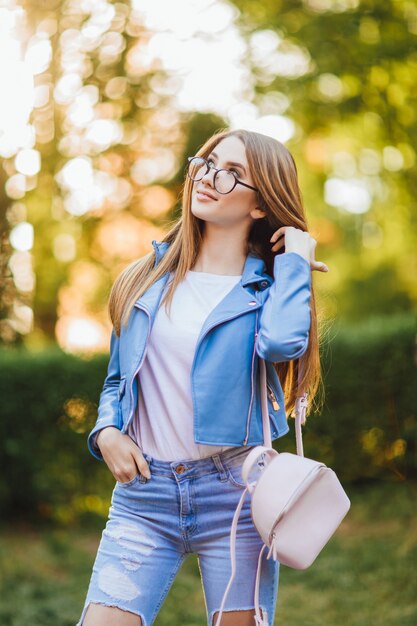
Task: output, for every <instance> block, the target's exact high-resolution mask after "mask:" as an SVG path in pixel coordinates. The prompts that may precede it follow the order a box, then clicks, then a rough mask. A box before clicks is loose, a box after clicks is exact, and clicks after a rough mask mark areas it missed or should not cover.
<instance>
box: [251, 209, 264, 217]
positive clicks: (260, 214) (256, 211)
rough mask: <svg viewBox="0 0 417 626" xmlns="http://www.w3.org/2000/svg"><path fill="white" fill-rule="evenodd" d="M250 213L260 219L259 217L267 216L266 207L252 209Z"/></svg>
mask: <svg viewBox="0 0 417 626" xmlns="http://www.w3.org/2000/svg"><path fill="white" fill-rule="evenodd" d="M250 214H251V217H253V219H254V220H259V219H262V218H263V217H266V211H265V210H264V209H260V208H259V207H256V208H255V209H252V211H251V212H250Z"/></svg>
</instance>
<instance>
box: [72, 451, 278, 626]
mask: <svg viewBox="0 0 417 626" xmlns="http://www.w3.org/2000/svg"><path fill="white" fill-rule="evenodd" d="M253 447H254V446H245V447H243V446H241V447H238V448H229V449H228V450H225V451H223V452H221V453H219V454H214V455H212V456H208V457H205V458H202V459H193V460H189V459H185V460H183V461H174V462H169V461H162V460H158V459H155V458H153V457H151V456H150V455H148V454H146V453H143V456H144V458H145V459H146V461H147V463H148V465H149V469H150V472H151V478H150V479H147V478H145V477H144V476H142V474H140V473H139V474H137V475H136V476H135V477H134V478H133V479H132V480H130V481H128V482H126V483H120V482H116V484H115V487H114V489H113V493H112V498H111V505H110V509H109V516H108V519H107V522H106V526H105V528H104V530H103V532H102V535H101V541H100V544H99V547H98V551H97V555H96V558H95V561H94V565H93V570H92V575H91V579H90V584H89V587H88V591H87V596H86V600H85V604H84V608H83V611H82V614H81V617H80V620H79V622H77V624H76V626H82V623H83V619H84V616H85V613H86V611H87V607H88V605H89V604H90V603H91V602H94V603H98V604H101V605H105V606H113V607H118V608H120V609H123V610H125V611H130V612H131V613H134V614H136V615H139V616H140V617H141V619H142V626H151V624H153V623H154V620H155V618H156V616H157V614H158V611H159V610H160V608H161V606H162V604H163V602H164V600H165V597H166V595H167V593H168V591H169V589H170V587H171V585H172V583H173V581H174V578H175V576H176V574H177V572H178V570H179V568H180V567H181V565H182V563H183V561H184V560H185V558H186V557H187V556H188V555H189V554H192V553H194V554H196V555H197V559H198V566H199V570H200V574H201V581H202V586H203V594H204V601H205V606H206V610H207V624H208V626H212V624H213V617H214V615H215V613H216V612H217V611H219V609H220V605H221V602H222V598H223V594H224V592H225V589H226V587H227V584H228V582H229V578H230V576H231V561H230V530H231V524H232V520H233V515H234V513H235V510H236V507H237V505H238V502H239V499H240V497H241V495H242V491H243V489H244V488H245V485H244V483H243V479H242V475H241V468H242V464H243V462H244V460H245V458H246V456H247V454H248V453H249V452H250V450H252V449H253ZM262 463H263V461H259V459H258V464H257V465H258V467H257V465H256V464H255V466H254V468H253V470H252V471H251V475H250V479H251V480H252V479H253V473H252V472H256V471H258V469H259V471H261V468H262ZM250 502H251V496H250V493H247V494H246V497H245V499H244V503H243V507H242V510H241V512H240V517H239V520H238V526H237V534H236V573H235V577H234V579H233V582H232V585H231V587H230V590H229V594H228V596H227V599H226V603H225V606H224V609H223V615H224V612H226V611H239V610H248V609H254V607H255V605H254V591H255V577H256V570H257V566H258V556H259V551H260V550H261V548H262V546H263V542H262V540H261V538H260V536H259V534H258V531H257V530H256V528H255V526H254V524H253V521H252V518H251V512H250ZM262 559H263V560H262V567H261V578H260V591H259V606H260V609H261V612H262V614H263V616H264V618H265V619H266V623H268V626H272V625H273V623H274V615H275V607H276V600H277V593H278V578H279V566H280V563H279V561H274V560H273V559H272V558H270V559H267V558H266V551H264V553H263V555H262ZM222 621H223V620H222Z"/></svg>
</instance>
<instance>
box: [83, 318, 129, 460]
mask: <svg viewBox="0 0 417 626" xmlns="http://www.w3.org/2000/svg"><path fill="white" fill-rule="evenodd" d="M119 341H120V340H119V337H117V335H116V333H115V332H114V329H112V333H111V338H110V359H109V364H108V367H107V376H106V378H105V380H104V385H103V389H102V391H101V394H100V401H99V406H98V417H97V421H96V423H95V426H94V428H93V430H92V431H91V432H90V434H89V435H88V439H87V443H88V449H89V451H90V452H91V454H92V455H93V456H94V457H95V458H96V459H98V460H99V461H103V460H104V459H103V456H102V454H101V452H100V449H99V447H98V446H97V444H96V437H97V435H98V432H99V431H100V430H102V429H103V428H106V426H115V427H116V428H118V429H119V430H121V423H120V417H119V388H120V363H119Z"/></svg>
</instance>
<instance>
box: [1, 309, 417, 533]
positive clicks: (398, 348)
mask: <svg viewBox="0 0 417 626" xmlns="http://www.w3.org/2000/svg"><path fill="white" fill-rule="evenodd" d="M416 331H417V322H416V317H415V316H414V315H399V316H395V317H390V318H377V319H371V320H369V321H368V322H367V323H366V324H362V325H361V326H355V327H352V328H338V329H335V327H334V328H333V331H332V335H333V336H332V339H331V341H329V342H328V343H327V345H326V346H325V347H324V349H323V354H322V369H323V375H324V385H325V404H324V408H323V411H322V412H321V414H320V415H316V414H312V415H310V417H309V418H308V420H307V423H306V425H305V426H304V427H303V443H304V454H305V456H306V457H309V458H313V459H317V460H321V461H323V462H324V463H326V465H328V466H329V467H331V468H333V469H334V470H335V472H336V473H337V475H338V477H339V479H340V480H341V482H342V483H347V482H360V481H366V480H370V479H378V480H404V479H407V478H412V477H416V476H417V453H416V441H417V408H416V401H415V395H416V390H417V366H416V362H417V358H416ZM107 362H108V356H107V355H105V356H96V357H94V358H91V359H89V360H86V359H80V358H77V357H74V356H71V355H68V354H66V353H64V352H62V351H60V350H58V349H54V350H48V351H45V352H41V353H39V354H32V353H28V352H27V351H24V350H22V349H17V350H2V351H0V371H1V377H0V395H1V398H2V401H1V420H0V467H1V471H2V480H1V481H0V509H1V511H2V512H3V515H2V519H3V520H4V519H8V518H16V517H19V518H22V517H23V518H29V519H31V520H34V519H39V518H42V519H44V520H48V519H50V520H52V521H53V522H57V521H58V522H59V521H60V522H63V523H67V522H71V521H73V520H75V519H79V518H80V517H82V518H83V520H84V521H87V520H88V518H89V516H92V517H96V515H97V514H102V515H105V514H106V513H107V511H108V498H109V493H110V492H111V489H112V487H113V486H114V482H115V481H114V478H113V476H112V475H111V473H110V471H109V470H108V469H107V467H106V465H105V464H104V463H102V462H99V461H97V460H96V459H94V458H93V457H92V456H91V455H90V453H89V451H88V449H87V434H88V433H89V431H90V430H91V428H92V427H93V425H94V423H95V421H96V417H97V403H98V399H99V395H100V391H101V388H102V384H103V380H104V377H105V374H106V369H107ZM290 427H291V429H290V433H288V435H287V436H285V437H283V438H280V439H278V440H276V442H275V444H274V445H275V447H276V448H277V450H279V451H284V450H285V451H287V450H288V451H291V452H295V435H294V420H293V419H290Z"/></svg>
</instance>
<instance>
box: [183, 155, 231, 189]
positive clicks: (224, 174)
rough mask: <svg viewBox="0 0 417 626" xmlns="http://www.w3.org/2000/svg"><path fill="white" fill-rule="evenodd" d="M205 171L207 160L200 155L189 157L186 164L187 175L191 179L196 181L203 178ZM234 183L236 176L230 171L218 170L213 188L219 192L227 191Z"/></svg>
mask: <svg viewBox="0 0 417 626" xmlns="http://www.w3.org/2000/svg"><path fill="white" fill-rule="evenodd" d="M206 172H207V162H206V161H205V160H204V159H201V158H200V157H195V158H194V159H191V161H190V162H189V166H188V175H189V177H190V178H191V180H194V181H198V180H201V179H202V178H203V176H204V175H205V174H206ZM235 184H236V178H235V176H234V174H232V172H229V171H228V170H219V171H218V172H216V173H215V177H214V188H215V189H216V191H218V192H219V193H229V192H230V191H232V189H233V187H234V186H235Z"/></svg>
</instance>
